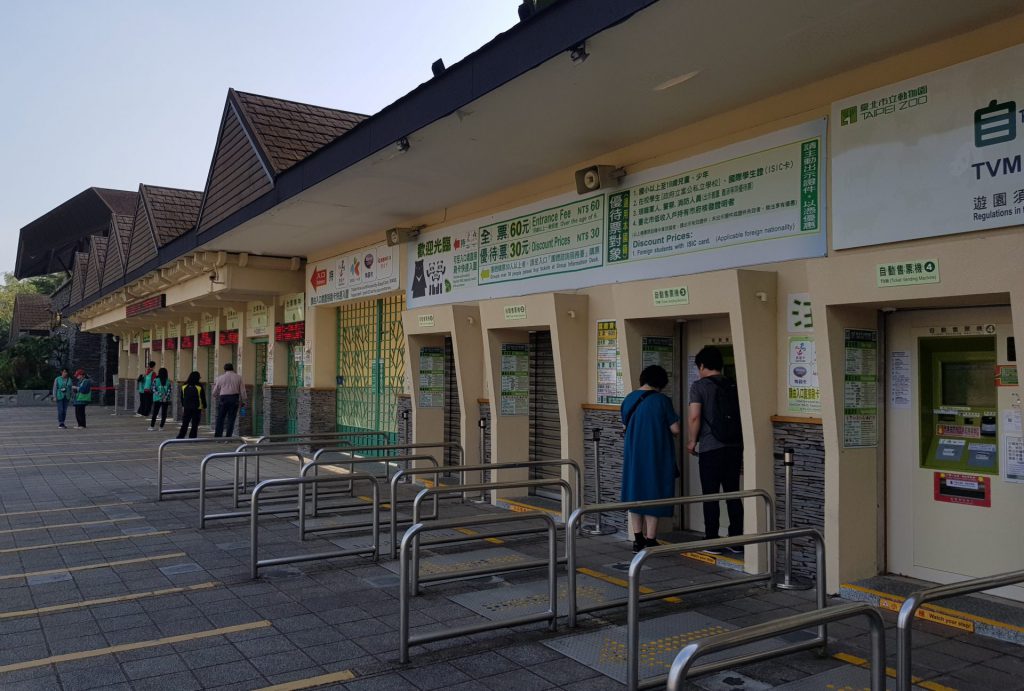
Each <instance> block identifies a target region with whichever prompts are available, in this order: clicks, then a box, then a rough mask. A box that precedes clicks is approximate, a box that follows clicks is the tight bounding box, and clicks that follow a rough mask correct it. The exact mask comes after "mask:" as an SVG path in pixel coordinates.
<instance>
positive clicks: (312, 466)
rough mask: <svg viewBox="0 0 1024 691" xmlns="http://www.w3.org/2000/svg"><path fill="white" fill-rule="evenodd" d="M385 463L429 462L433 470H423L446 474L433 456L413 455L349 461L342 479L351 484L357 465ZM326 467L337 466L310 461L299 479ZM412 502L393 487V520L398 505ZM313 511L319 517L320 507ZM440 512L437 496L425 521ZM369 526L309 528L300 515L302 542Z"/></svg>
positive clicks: (348, 525) (390, 506)
mask: <svg viewBox="0 0 1024 691" xmlns="http://www.w3.org/2000/svg"><path fill="white" fill-rule="evenodd" d="M384 461H387V463H388V465H389V467H390V464H391V463H398V462H407V461H429V462H430V463H431V464H432V467H431V468H424V469H423V470H424V471H426V472H429V473H437V474H439V473H442V472H444V470H443V469H442V468H441V465H440V464H439V463H438V461H437V459H436V458H434V457H433V456H428V455H426V454H412V455H408V456H388V457H387V458H386V459H380V458H356V459H351V460H348V461H346V462H345V463H346V464H347V465H348V466H349V469H348V470H347V471H346V474H345V476H343V477H341V478H340V479H341V480H345V481H349V482H351V479H350V478H349V477H348V475H349V473H351V472H352V470H351V468H352V466H355V465H358V464H369V463H381V462H384ZM325 465H326V466H333V465H335V463H334V462H333V461H324V460H320V461H310V462H308V463H306V464H305V465H303V466H302V470H301V471H300V472H299V477H306V476H307V475H308V474H309V471H310V470H311V469H312V470H314V471H315V470H316V469H317V468H319V467H320V466H325ZM399 472H401V471H399ZM314 477H318V476H316V475H315V474H314ZM373 477H375V478H377V479H378V480H380V479H382V478H381V477H380V476H377V475H374V476H373ZM412 501H413V500H412V499H398V488H397V487H396V486H395V485H394V484H392V485H391V494H390V496H389V497H388V510H389V512H390V513H391V516H392V518H394V514H395V505H396V504H411V503H412ZM361 507H365V505H358V504H357V505H352V506H346V507H340V508H339V507H336V506H335V507H331V509H332V510H334V511H339V510H340V511H344V510H348V509H359V508H361ZM313 509H314V510H313V514H312V515H313V516H314V517H316V516H317V515H319V511H320V509H319V507H317V506H315V505H314V507H313ZM439 510H440V507H439V505H438V500H437V497H436V496H435V497H434V513H433V514H432V515H430V516H424V518H425V519H433V518H437V517H438V512H439ZM411 523H412V521H409V524H411ZM367 525H368V524H363V523H347V524H345V525H344V526H322V527H317V528H307V527H306V514H305V512H303V513H302V514H300V515H299V539H300V540H305V539H306V535H308V534H309V533H325V532H330V531H332V530H349V529H351V528H365V527H367ZM391 525H394V520H392V522H391ZM393 548H394V542H393V541H392V549H393ZM393 558H394V557H393V556H392V559H393Z"/></svg>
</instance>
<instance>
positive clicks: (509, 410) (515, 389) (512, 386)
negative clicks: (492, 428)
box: [499, 343, 530, 416]
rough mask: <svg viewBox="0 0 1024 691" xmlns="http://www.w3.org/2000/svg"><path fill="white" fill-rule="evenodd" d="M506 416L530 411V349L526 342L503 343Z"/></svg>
mask: <svg viewBox="0 0 1024 691" xmlns="http://www.w3.org/2000/svg"><path fill="white" fill-rule="evenodd" d="M499 410H500V413H501V414H502V415H505V416H517V415H528V414H529V412H530V350H529V346H527V345H526V344H525V343H502V344H501V406H500V409H499Z"/></svg>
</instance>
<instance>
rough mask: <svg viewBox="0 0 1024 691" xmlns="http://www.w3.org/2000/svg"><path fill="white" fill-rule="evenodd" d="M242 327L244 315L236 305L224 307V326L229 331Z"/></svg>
mask: <svg viewBox="0 0 1024 691" xmlns="http://www.w3.org/2000/svg"><path fill="white" fill-rule="evenodd" d="M241 327H242V315H241V313H239V311H238V310H236V309H235V308H234V307H227V308H225V309H224V328H225V329H227V330H229V331H232V330H234V331H238V329H240V328H241Z"/></svg>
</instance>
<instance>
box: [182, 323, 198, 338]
mask: <svg viewBox="0 0 1024 691" xmlns="http://www.w3.org/2000/svg"><path fill="white" fill-rule="evenodd" d="M197 333H199V322H194V321H191V320H186V321H185V335H186V336H195V335H196V334H197Z"/></svg>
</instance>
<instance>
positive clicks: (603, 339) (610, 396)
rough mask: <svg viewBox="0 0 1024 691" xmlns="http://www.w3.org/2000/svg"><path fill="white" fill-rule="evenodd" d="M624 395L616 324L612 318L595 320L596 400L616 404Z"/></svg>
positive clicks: (620, 401)
mask: <svg viewBox="0 0 1024 691" xmlns="http://www.w3.org/2000/svg"><path fill="white" fill-rule="evenodd" d="M624 396H625V388H624V386H623V384H622V354H621V353H620V352H619V329H618V325H617V324H616V322H615V320H614V319H610V320H600V321H598V322H597V402H598V403H606V404H610V405H618V404H620V403H622V399H623V397H624Z"/></svg>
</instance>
